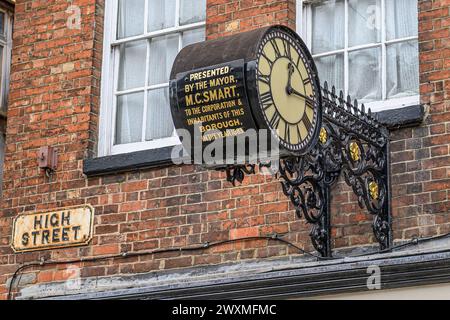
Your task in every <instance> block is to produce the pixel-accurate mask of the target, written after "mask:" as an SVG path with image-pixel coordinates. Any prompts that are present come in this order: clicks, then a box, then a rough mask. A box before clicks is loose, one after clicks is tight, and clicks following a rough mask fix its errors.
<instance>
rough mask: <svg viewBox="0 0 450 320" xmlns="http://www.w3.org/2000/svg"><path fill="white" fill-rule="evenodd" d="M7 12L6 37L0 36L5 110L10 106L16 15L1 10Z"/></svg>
mask: <svg viewBox="0 0 450 320" xmlns="http://www.w3.org/2000/svg"><path fill="white" fill-rule="evenodd" d="M0 12H2V13H4V14H5V21H4V23H5V25H4V31H5V37H3V36H2V37H1V38H0V44H1V45H2V46H3V54H2V60H1V61H0V63H1V69H2V74H1V87H0V110H1V111H2V112H5V111H6V110H7V108H8V105H7V104H8V94H9V81H10V71H11V53H12V27H13V23H12V22H13V19H14V15H13V14H12V13H11V12H9V11H5V10H0Z"/></svg>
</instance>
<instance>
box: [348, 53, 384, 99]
mask: <svg viewBox="0 0 450 320" xmlns="http://www.w3.org/2000/svg"><path fill="white" fill-rule="evenodd" d="M380 66H381V49H380V48H373V49H365V50H358V51H354V52H350V53H349V76H348V77H349V94H350V96H351V97H352V99H358V100H359V101H360V102H362V103H367V102H371V101H376V100H381V69H380Z"/></svg>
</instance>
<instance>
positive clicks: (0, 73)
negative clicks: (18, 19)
mask: <svg viewBox="0 0 450 320" xmlns="http://www.w3.org/2000/svg"><path fill="white" fill-rule="evenodd" d="M4 51H5V47H3V46H1V45H0V88H2V87H3V63H2V61H3V53H4ZM7 93H8V90H6V91H5V92H4V94H3V96H2V101H0V104H1V105H0V109H1V110H2V111H6V109H7V106H8V97H7ZM0 166H1V164H0Z"/></svg>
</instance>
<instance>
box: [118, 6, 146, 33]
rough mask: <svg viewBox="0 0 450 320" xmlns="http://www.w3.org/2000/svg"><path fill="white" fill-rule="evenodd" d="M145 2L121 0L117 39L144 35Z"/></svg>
mask: <svg viewBox="0 0 450 320" xmlns="http://www.w3.org/2000/svg"><path fill="white" fill-rule="evenodd" d="M144 8H145V1H144V0H119V17H118V26H117V37H118V38H119V39H122V38H127V37H131V36H137V35H139V34H143V33H144V13H145V12H144V11H145V10H144Z"/></svg>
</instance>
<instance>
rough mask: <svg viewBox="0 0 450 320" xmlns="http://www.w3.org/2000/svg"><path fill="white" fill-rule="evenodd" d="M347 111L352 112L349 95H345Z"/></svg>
mask: <svg viewBox="0 0 450 320" xmlns="http://www.w3.org/2000/svg"><path fill="white" fill-rule="evenodd" d="M347 109H348V111H349V112H350V113H351V112H352V109H353V108H352V98H350V95H349V94H347Z"/></svg>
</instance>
